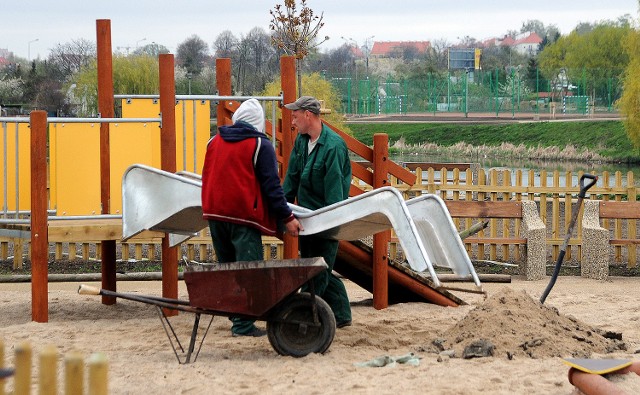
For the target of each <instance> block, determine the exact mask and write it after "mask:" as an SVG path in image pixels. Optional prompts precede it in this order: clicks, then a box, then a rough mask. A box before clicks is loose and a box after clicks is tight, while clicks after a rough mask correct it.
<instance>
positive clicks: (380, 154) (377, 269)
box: [373, 133, 391, 310]
mask: <svg viewBox="0 0 640 395" xmlns="http://www.w3.org/2000/svg"><path fill="white" fill-rule="evenodd" d="M388 159H389V136H387V135H386V134H384V133H376V134H374V135H373V187H374V188H382V187H385V186H388V185H389V181H388V174H389V161H388ZM390 239H391V231H389V230H386V231H384V232H380V233H376V234H375V235H373V307H374V308H376V309H378V310H380V309H385V308H387V307H388V306H389V274H388V269H389V262H388V257H387V255H388V254H387V251H388V248H389V240H390Z"/></svg>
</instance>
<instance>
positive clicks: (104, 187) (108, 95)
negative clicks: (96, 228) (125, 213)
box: [96, 19, 116, 304]
mask: <svg viewBox="0 0 640 395" xmlns="http://www.w3.org/2000/svg"><path fill="white" fill-rule="evenodd" d="M96 34H97V49H98V112H99V113H100V116H101V117H102V118H113V116H114V113H115V111H114V108H113V62H112V54H111V21H110V20H108V19H98V20H97V21H96ZM109 153H110V143H109V124H108V123H101V124H100V204H101V209H102V212H101V213H102V214H110V212H111V190H110V188H111V161H110V156H109ZM100 244H101V254H102V257H101V259H102V260H101V269H102V288H104V289H108V290H110V291H115V290H116V241H115V240H102V241H101V242H100ZM102 303H104V304H114V303H116V298H115V297H113V296H102Z"/></svg>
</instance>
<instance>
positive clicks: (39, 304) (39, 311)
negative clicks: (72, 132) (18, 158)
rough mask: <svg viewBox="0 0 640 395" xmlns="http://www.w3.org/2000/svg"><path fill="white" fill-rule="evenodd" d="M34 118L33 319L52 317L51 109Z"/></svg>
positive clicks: (32, 183)
mask: <svg viewBox="0 0 640 395" xmlns="http://www.w3.org/2000/svg"><path fill="white" fill-rule="evenodd" d="M30 122H31V319H32V320H33V321H36V322H47V321H49V303H48V296H47V295H48V292H49V291H48V287H49V283H48V280H47V274H48V258H49V233H48V219H47V113H46V111H32V112H31V115H30Z"/></svg>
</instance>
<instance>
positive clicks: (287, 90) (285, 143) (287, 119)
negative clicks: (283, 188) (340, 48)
mask: <svg viewBox="0 0 640 395" xmlns="http://www.w3.org/2000/svg"><path fill="white" fill-rule="evenodd" d="M280 81H281V84H282V86H281V87H282V98H283V101H284V104H287V103H291V102H294V101H296V99H297V97H296V59H295V58H294V57H293V56H283V57H281V58H280ZM296 134H297V132H296V130H294V128H293V126H292V124H291V110H288V109H286V108H284V107H282V176H283V177H284V176H285V174H287V168H288V167H289V156H290V155H291V150H292V149H293V141H294V140H295V138H296ZM283 241H284V251H283V255H284V258H285V259H295V258H297V257H298V239H297V238H296V237H292V236H291V235H288V234H285V235H284V239H283Z"/></svg>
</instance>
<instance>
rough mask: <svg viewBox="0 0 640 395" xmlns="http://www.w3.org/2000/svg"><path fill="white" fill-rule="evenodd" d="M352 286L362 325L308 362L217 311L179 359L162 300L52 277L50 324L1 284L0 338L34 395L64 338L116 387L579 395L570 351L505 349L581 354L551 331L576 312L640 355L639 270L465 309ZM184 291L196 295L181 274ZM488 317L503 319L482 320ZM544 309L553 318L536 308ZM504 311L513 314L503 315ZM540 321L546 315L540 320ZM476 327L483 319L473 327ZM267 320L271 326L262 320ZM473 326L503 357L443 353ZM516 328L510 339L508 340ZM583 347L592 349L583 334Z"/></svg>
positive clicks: (25, 289)
mask: <svg viewBox="0 0 640 395" xmlns="http://www.w3.org/2000/svg"><path fill="white" fill-rule="evenodd" d="M345 283H346V284H347V289H348V292H349V297H350V300H351V304H352V308H353V318H354V322H353V325H352V326H351V327H347V328H344V329H338V330H337V332H336V336H335V339H334V341H333V343H332V345H331V347H330V348H329V350H328V352H326V353H325V354H324V355H318V354H313V355H309V356H307V357H304V358H298V359H297V358H292V357H283V356H280V355H278V354H277V353H276V352H275V351H274V350H273V348H272V347H271V345H270V344H269V341H268V339H267V338H266V337H262V338H235V337H232V336H231V334H230V330H229V328H230V322H229V321H228V319H227V318H226V317H216V318H215V319H214V321H213V325H212V328H211V331H210V333H209V335H208V337H207V338H206V341H205V343H204V346H203V347H202V351H201V353H200V355H199V357H198V360H197V361H196V362H195V363H191V364H188V365H180V364H178V362H177V360H176V358H175V356H174V353H173V350H172V349H171V347H170V345H169V342H168V339H167V337H166V335H165V333H164V330H163V329H162V325H161V322H160V320H159V318H158V315H157V312H156V310H155V307H154V306H151V305H148V304H144V303H139V302H132V301H127V300H119V301H118V303H117V304H116V305H113V306H105V305H102V304H101V303H100V302H101V298H100V297H98V296H86V295H78V294H77V293H76V290H77V287H78V284H77V283H51V284H49V307H50V309H49V311H50V313H49V322H48V323H35V322H31V293H30V284H0V289H1V290H2V292H0V328H1V330H0V339H2V340H3V341H4V344H5V355H6V357H5V364H6V365H9V366H13V362H14V350H13V348H14V347H15V346H16V345H18V344H20V343H22V342H24V341H28V342H29V343H30V344H31V345H32V347H33V354H34V369H33V376H34V386H33V388H34V392H35V389H36V388H37V387H36V384H35V383H36V381H37V373H38V372H37V370H38V369H37V356H38V353H39V352H40V351H41V350H42V349H43V347H45V346H47V345H51V344H53V345H56V346H57V347H58V349H59V350H60V352H61V354H62V355H64V354H66V353H69V352H70V351H79V352H81V353H82V354H83V355H86V356H87V357H88V356H89V355H90V354H91V353H94V352H101V353H104V354H105V355H106V357H107V359H108V361H109V384H108V385H109V392H110V393H112V394H192V393H193V394H196V393H197V394H202V393H236V394H254V393H261V394H271V393H273V394H276V393H278V394H280V393H285V394H302V393H304V394H326V393H343V392H346V393H357V394H360V393H362V394H365V393H377V394H387V393H388V394H391V393H394V394H396V393H403V394H408V393H420V394H424V393H433V394H478V393H490V394H567V395H568V394H572V393H574V388H573V386H571V385H570V384H569V382H568V380H567V371H568V367H567V366H566V365H565V364H564V363H563V362H562V358H561V357H560V356H549V355H552V354H553V352H551V354H550V353H549V352H537V351H535V352H533V353H529V355H528V354H527V353H525V352H523V350H524V348H523V347H521V346H519V347H520V348H519V349H518V350H515V352H514V350H510V351H509V350H507V349H508V348H509V347H513V345H511V346H510V345H509V344H507V343H506V342H508V341H513V340H505V339H511V338H513V339H515V341H517V342H521V341H522V339H525V340H526V341H527V342H529V345H530V350H535V344H534V342H535V341H537V342H538V344H540V343H542V344H544V345H548V344H557V345H558V347H557V349H558V350H560V353H561V354H563V355H561V356H562V357H572V356H576V355H578V354H579V353H578V354H576V355H568V354H571V353H572V351H570V349H569V351H567V350H566V349H565V348H563V347H560V345H563V344H565V343H566V344H568V345H569V347H571V345H570V344H569V343H567V342H570V339H566V338H565V337H566V335H567V333H568V335H569V337H571V336H573V335H572V333H573V331H574V330H575V328H573V327H572V325H568V327H566V328H565V330H566V332H567V333H565V334H563V333H557V334H555V335H549V334H548V331H547V330H546V329H548V327H552V326H553V325H552V324H556V323H562V322H563V321H562V320H564V319H569V320H572V318H570V317H573V319H574V320H573V321H572V322H576V323H577V324H576V325H577V326H582V327H583V329H584V327H589V326H592V327H595V328H597V329H598V330H604V331H612V332H616V333H622V341H623V342H624V347H626V350H623V349H619V348H618V349H617V350H615V351H614V352H612V353H606V352H604V353H603V352H601V350H600V349H596V348H594V352H592V353H590V356H591V357H593V358H625V359H634V360H636V359H640V356H639V355H638V354H637V353H638V352H639V350H640V331H639V330H638V324H639V321H640V304H639V303H638V297H637V292H638V289H639V286H640V278H623V277H612V278H610V280H609V281H607V282H599V281H596V280H588V279H582V278H579V277H560V278H559V279H558V281H557V283H556V285H555V287H554V288H553V290H552V291H551V293H550V295H549V296H548V298H547V300H546V302H545V304H544V306H540V305H539V304H538V303H537V300H538V299H539V297H540V295H541V294H542V292H543V290H544V289H545V287H546V286H547V283H548V279H547V280H541V281H533V282H525V281H523V280H522V279H519V278H518V277H514V279H513V281H512V282H511V283H508V284H504V283H501V284H499V283H486V284H484V287H485V290H486V291H487V292H488V298H486V299H485V298H484V297H483V296H482V295H477V294H466V293H465V294H462V293H457V295H458V296H460V297H461V298H463V299H464V300H465V301H467V302H468V303H469V304H468V305H466V306H461V307H449V308H445V307H439V306H436V305H432V304H427V303H406V304H398V305H393V306H390V307H389V308H387V309H384V310H375V309H374V308H373V307H372V301H371V294H370V293H368V292H367V291H365V290H363V289H362V288H359V287H358V286H356V285H354V284H353V283H351V282H349V281H345ZM93 285H99V284H97V283H94V284H93ZM512 290H513V291H515V292H511V291H512ZM118 291H120V292H136V293H140V294H146V295H158V296H159V295H160V294H161V283H160V282H157V281H156V282H138V281H136V282H120V283H118ZM505 292H506V293H505ZM523 292H524V293H523ZM180 297H181V298H184V299H187V292H186V288H185V287H184V283H182V282H181V283H180ZM489 302H491V303H497V304H498V305H500V306H502V307H500V308H501V309H502V308H507V310H496V305H495V304H492V305H491V306H489V305H488V303H489ZM523 302H524V303H523ZM554 308H555V309H557V312H556V315H557V317H558V318H559V319H558V320H556V319H555V318H548V317H549V316H548V315H544V314H549V311H555V310H554ZM529 309H531V311H528V310H529ZM525 310H527V311H525ZM485 313H487V314H489V313H491V314H493V315H492V316H488V315H487V316H485V317H482V315H483V314H485ZM525 313H526V314H525ZM539 313H540V314H543V313H544V314H543V315H540V316H538V314H539ZM193 317H194V316H193V315H192V314H189V313H181V314H180V315H179V316H177V317H173V318H172V319H171V322H172V324H173V325H174V326H175V328H176V331H177V332H178V333H179V335H181V337H182V338H183V339H184V342H186V341H187V339H188V336H189V331H190V328H191V324H192V320H193ZM491 317H494V318H491ZM505 317H508V318H509V320H504V318H505ZM532 317H533V318H532ZM541 317H542V320H543V321H545V322H543V323H536V322H534V321H536V320H539V319H540V318H541ZM544 317H547V318H544ZM487 318H488V319H487ZM560 318H562V320H561V319H560ZM471 323H473V325H475V327H469V325H471ZM258 325H259V326H261V327H265V323H264V322H259V323H258ZM562 325H565V324H562ZM565 326H566V325H565ZM465 328H466V329H467V335H468V333H469V331H470V332H477V333H478V334H479V336H481V337H484V338H487V337H488V339H485V340H489V341H490V342H492V343H495V344H496V349H495V354H494V356H493V357H485V358H473V359H463V358H460V353H459V352H457V353H456V355H455V357H453V358H451V357H449V356H446V355H442V354H440V355H439V354H438V353H437V352H436V351H435V347H434V346H433V342H434V340H436V339H449V340H450V341H455V340H456V339H452V337H451V336H452V334H454V333H455V334H457V335H456V336H458V337H459V338H458V339H457V340H462V337H464V336H462V335H461V334H462V333H463V332H464V330H463V329H465ZM536 332H539V334H536ZM591 333H592V332H589V334H588V336H591ZM506 334H508V335H509V336H508V337H504V336H502V335H506ZM518 337H519V338H518ZM573 337H576V336H573ZM527 339H528V340H527ZM536 339H537V340H536ZM468 340H472V339H468ZM529 340H531V341H529ZM573 340H574V341H575V339H573ZM587 340H588V339H587ZM581 343H583V344H582V345H584V341H581ZM586 343H587V344H594V347H595V344H596V342H593V343H592V342H589V341H587V342H586ZM461 344H463V343H460V344H458V346H460V345H461ZM617 344H618V345H619V342H618V343H617ZM445 348H448V347H445ZM452 348H455V347H452ZM516 348H518V347H516ZM542 349H543V348H542V347H541V348H540V350H542ZM507 351H508V352H507ZM582 351H584V350H582ZM582 351H581V352H582ZM589 351H591V350H588V349H587V352H588V353H589ZM408 353H415V356H416V357H418V358H419V363H418V364H417V365H416V364H401V363H397V364H390V365H387V366H384V367H359V366H356V364H358V363H362V362H366V361H371V360H373V359H374V358H378V357H382V356H390V357H398V356H403V355H406V354H408ZM530 355H532V356H533V357H532V356H530ZM509 356H511V358H509ZM578 356H579V355H578ZM61 370H62V369H61ZM60 374H62V373H60ZM627 376H632V375H627ZM633 376H635V375H633ZM638 381H640V380H638V376H635V377H629V378H628V379H625V380H623V381H622V382H620V383H618V385H620V386H625V388H626V389H627V391H628V392H629V393H640V386H638ZM6 387H7V390H8V391H11V390H12V388H13V382H12V380H11V379H10V380H8V382H7V384H6ZM60 391H61V389H60Z"/></svg>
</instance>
